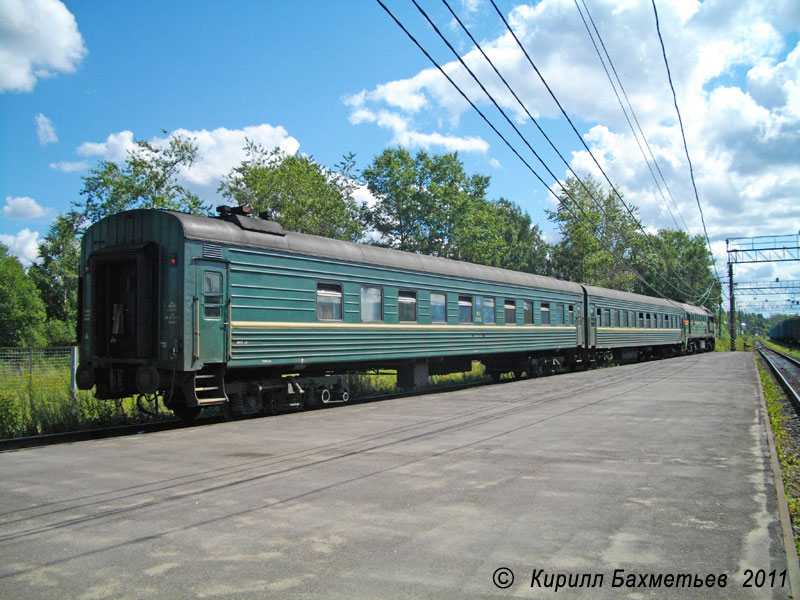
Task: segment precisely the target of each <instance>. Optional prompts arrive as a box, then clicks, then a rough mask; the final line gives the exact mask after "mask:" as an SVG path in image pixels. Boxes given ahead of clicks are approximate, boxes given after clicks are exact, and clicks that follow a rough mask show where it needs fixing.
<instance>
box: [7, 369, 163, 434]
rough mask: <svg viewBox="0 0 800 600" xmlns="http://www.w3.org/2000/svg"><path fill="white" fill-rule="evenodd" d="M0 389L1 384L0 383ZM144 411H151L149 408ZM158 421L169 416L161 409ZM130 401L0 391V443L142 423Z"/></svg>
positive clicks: (48, 392)
mask: <svg viewBox="0 0 800 600" xmlns="http://www.w3.org/2000/svg"><path fill="white" fill-rule="evenodd" d="M0 389H5V388H3V387H2V381H0ZM147 408H148V409H150V410H153V407H152V405H147ZM159 414H160V415H161V417H163V416H169V415H171V414H172V413H170V411H168V410H167V409H166V408H164V407H163V406H162V405H160V401H159ZM154 419H155V417H153V416H151V415H147V414H145V413H142V412H140V411H139V410H138V409H137V407H136V401H135V400H134V399H133V398H125V399H122V400H98V399H97V398H95V397H94V394H92V392H88V391H78V392H76V393H75V395H74V396H73V395H72V394H70V391H69V387H66V388H64V389H62V390H53V389H47V390H43V391H36V390H33V391H0V439H8V438H15V437H24V436H29V435H43V434H48V433H63V432H67V431H80V430H83V429H97V428H100V427H110V426H114V425H127V424H134V423H144V422H148V421H152V420H154Z"/></svg>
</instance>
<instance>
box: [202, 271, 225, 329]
mask: <svg viewBox="0 0 800 600" xmlns="http://www.w3.org/2000/svg"><path fill="white" fill-rule="evenodd" d="M203 304H204V306H203V317H204V318H206V319H219V318H220V317H221V316H222V273H217V272H215V271H204V272H203Z"/></svg>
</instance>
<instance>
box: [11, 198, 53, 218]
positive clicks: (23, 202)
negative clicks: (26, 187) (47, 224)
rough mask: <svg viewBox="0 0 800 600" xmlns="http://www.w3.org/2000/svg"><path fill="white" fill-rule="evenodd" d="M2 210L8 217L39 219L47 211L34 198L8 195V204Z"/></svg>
mask: <svg viewBox="0 0 800 600" xmlns="http://www.w3.org/2000/svg"><path fill="white" fill-rule="evenodd" d="M2 212H3V216H4V217H6V218H7V219H37V218H39V217H43V216H44V215H45V214H46V212H47V211H45V209H44V208H42V207H41V206H40V205H39V203H38V202H36V200H34V199H33V198H28V197H27V196H21V197H17V198H12V197H11V196H6V205H5V206H4V207H3V211H2Z"/></svg>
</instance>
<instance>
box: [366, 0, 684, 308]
mask: <svg viewBox="0 0 800 600" xmlns="http://www.w3.org/2000/svg"><path fill="white" fill-rule="evenodd" d="M376 2H377V3H378V4H379V5H380V7H381V8H382V9H383V10H384V11H385V12H386V13H387V14H388V15H389V16H390V17H391V18H392V20H393V21H394V22H395V23H396V24H397V26H398V27H399V28H400V29H401V30H402V31H403V33H405V34H406V36H408V38H409V39H410V40H411V41H412V42H413V43H414V45H416V46H417V48H419V50H420V51H421V52H422V53H423V54H424V55H425V57H426V58H427V59H428V60H429V61H430V62H431V63H432V64H433V65H434V66H435V67H436V68H437V69H438V71H439V72H440V73H441V74H442V75H443V76H444V77H445V78H446V79H447V81H448V82H449V83H450V85H452V86H453V87H454V88H455V89H456V90H457V91H458V93H459V94H460V95H461V97H462V98H464V100H465V101H466V102H467V103H468V104H469V105H470V106H471V107H472V108H473V110H475V112H477V113H478V115H480V117H481V118H482V119H483V120H484V122H486V124H487V125H489V127H490V128H491V129H492V131H494V133H495V134H496V135H497V136H498V137H499V138H500V139H501V140H502V141H503V142H504V143H505V144H506V146H507V147H508V148H509V149H510V150H511V151H512V152H513V153H514V155H515V156H516V157H517V158H519V159H520V161H522V163H523V164H524V165H525V166H526V167H527V168H528V170H529V171H530V172H531V173H532V174H533V175H534V176H535V177H536V178H537V179H538V180H539V182H540V183H541V184H542V185H544V186H545V188H546V189H547V190H548V191H549V192H550V194H552V195H553V197H554V198H555V199H556V200H559V198H558V196H557V195H556V193H555V192H554V191H553V190H552V189H551V188H550V186H549V185H547V183H546V182H545V181H544V179H542V177H541V176H540V175H539V174H538V173H537V172H536V170H535V169H534V168H533V167H532V166H531V165H530V163H529V162H528V161H527V160H525V159H524V158H523V157H522V155H521V154H520V153H519V151H518V150H517V149H516V148H514V146H513V145H512V144H511V143H510V142H509V141H508V140H507V139H506V137H505V136H504V135H503V134H502V133H500V131H499V130H498V129H497V127H495V126H494V124H493V123H492V122H491V121H490V120H489V119H488V117H486V115H485V114H484V113H483V111H481V110H480V109H479V108H478V107H477V106H476V105H475V103H474V102H473V101H472V100H471V99H470V98H469V97H468V96H467V95H466V94H465V93H464V91H463V90H462V89H461V88H460V87H459V86H458V84H456V83H455V81H453V79H452V78H451V77H450V76H449V75H448V74H447V73H446V72H445V70H444V69H443V68H442V67H441V65H440V64H439V63H438V62H437V61H436V60H435V59H434V58H433V57H432V56H431V55H430V53H429V52H428V51H427V50H426V49H425V48H424V47H423V46H422V44H420V42H419V41H418V40H417V39H416V37H414V35H413V34H412V33H411V32H410V31H408V29H407V28H406V27H405V26H404V25H403V24H402V22H400V20H399V19H398V18H397V17H396V16H395V14H394V13H393V12H392V11H391V10H390V9H389V8H388V7H387V6H386V4H384V3H383V1H382V0H376ZM568 195H569V194H568ZM569 197H570V199H571V200H572V201H573V202H575V204H576V206H577V208H578V209H579V210H580V211H581V212H582V213H583V214H584V216H585V217H587V220H589V222H590V223H592V225H593V227H594V229H595V232H596V237H597V239H598V241H600V239H601V238H600V236H601V235H602V234H601V232H600V231H599V229H597V227H596V226H595V225H594V222H592V221H591V219H590V218H588V216H587V215H586V213H585V212H584V211H583V208H582V207H581V206H580V204H579V203H578V202H577V201H576V200H575V198H573V197H572V196H571V195H569ZM565 208H567V210H568V211H569V212H570V214H572V215H573V217H575V218H576V219H577V218H578V217H577V215H575V214H574V213H573V212H572V210H571V209H570V208H569V207H567V206H566V205H565ZM609 250H610V247H609ZM612 254H613V251H612ZM616 258H617V259H618V260H620V262H622V263H623V264H624V265H625V266H626V268H628V270H629V271H631V273H632V274H633V275H634V276H635V277H637V279H639V280H640V281H641V282H642V283H643V284H644V285H646V286H647V287H649V288H650V289H652V290H653V291H654V292H655V293H656V294H658V295H659V296H661V297H662V298H664V299H667V300H669V298H667V297H666V296H664V294H662V293H661V292H660V291H659V290H658V289H656V288H655V287H653V286H652V285H651V284H650V283H649V282H648V281H647V280H646V279H645V278H644V277H643V276H642V275H641V274H640V273H639V272H638V271H637V270H636V269H635V268H634V267H633V266H632V265H631V264H630V263H629V262H628V261H627V260H626V259H625V258H624V257H623V256H617V257H616Z"/></svg>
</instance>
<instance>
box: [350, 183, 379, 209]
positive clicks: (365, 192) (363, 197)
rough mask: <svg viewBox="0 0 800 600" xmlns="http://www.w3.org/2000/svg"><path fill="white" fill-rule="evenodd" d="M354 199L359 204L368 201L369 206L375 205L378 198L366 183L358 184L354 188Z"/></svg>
mask: <svg viewBox="0 0 800 600" xmlns="http://www.w3.org/2000/svg"><path fill="white" fill-rule="evenodd" d="M353 199H354V200H355V201H356V202H358V203H359V204H362V203H366V204H367V206H375V204H376V203H377V202H378V199H377V198H376V197H375V196H373V195H372V192H370V191H369V188H368V187H367V186H366V185H358V186H356V188H355V189H354V190H353Z"/></svg>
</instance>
